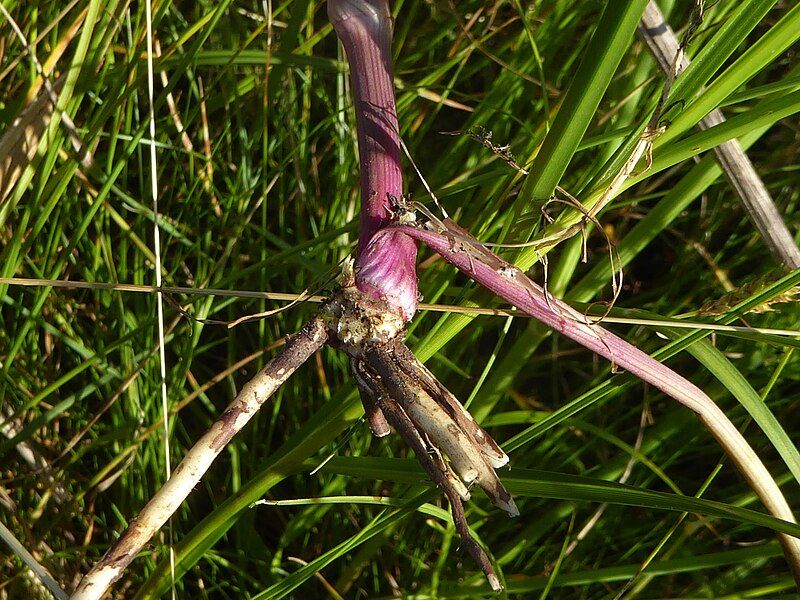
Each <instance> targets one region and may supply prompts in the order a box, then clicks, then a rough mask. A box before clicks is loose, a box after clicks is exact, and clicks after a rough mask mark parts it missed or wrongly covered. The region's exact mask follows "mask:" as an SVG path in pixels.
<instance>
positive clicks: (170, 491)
mask: <svg viewBox="0 0 800 600" xmlns="http://www.w3.org/2000/svg"><path fill="white" fill-rule="evenodd" d="M327 340H328V333H327V330H326V328H325V325H324V323H323V322H322V320H321V319H318V318H314V319H312V320H311V321H309V322H308V323H307V324H306V325H305V326H304V327H303V328H302V329H301V330H300V331H299V332H298V333H297V334H295V335H294V336H292V337H291V338H290V339H289V341H287V342H286V345H285V346H284V348H283V349H282V350H281V352H280V354H279V355H278V356H276V357H275V358H273V359H272V360H271V361H270V362H269V363H268V364H267V366H266V367H264V369H262V370H261V371H260V372H259V373H258V374H257V375H256V376H255V377H254V378H253V379H251V380H250V381H249V382H248V383H247V384H246V385H245V386H244V387H243V388H242V390H241V391H240V392H239V394H238V395H237V396H236V398H235V399H234V400H233V402H231V403H230V405H229V406H228V408H227V409H225V412H223V413H222V415H221V416H220V418H219V419H217V421H216V422H215V423H214V424H213V425H212V426H211V428H210V429H209V430H208V431H207V432H206V433H205V434H204V435H203V437H201V438H200V439H199V440H198V441H197V443H196V444H195V445H194V446H193V447H192V449H191V450H189V452H188V453H187V454H186V456H185V457H184V458H183V460H182V461H181V463H180V464H179V465H178V467H177V468H176V469H175V471H173V473H172V477H170V478H169V480H168V481H167V482H166V483H165V484H164V485H163V486H162V488H161V489H160V490H159V491H158V492H157V493H156V494H155V495H154V496H153V497H152V498H151V499H150V501H149V502H148V503H147V505H146V506H145V507H144V508H143V509H142V511H141V512H140V513H139V516H137V517H136V518H135V519H134V520H133V521H131V523H130V525H129V526H128V529H127V530H126V531H125V532H124V533H123V534H122V536H121V537H120V538H119V540H117V542H116V543H115V544H114V545H113V546H111V548H109V549H108V551H107V552H106V554H105V556H103V558H102V559H101V560H100V561H99V562H98V563H97V564H96V565H95V566H94V567H93V568H92V570H91V571H89V573H87V574H86V576H85V577H84V578H83V579H82V580H81V582H80V584H79V585H78V587H77V589H76V590H75V592H74V593H73V594H72V596H71V598H72V599H73V600H95V599H99V598H102V597H103V595H104V594H105V592H106V591H107V590H108V589H109V588H110V587H111V585H112V584H113V583H114V582H115V581H116V580H117V579H119V578H120V577H121V576H122V574H123V572H124V571H125V568H126V567H127V566H128V565H129V564H130V563H131V561H132V560H133V559H134V558H136V556H137V555H138V554H139V552H140V551H141V550H142V549H143V548H144V546H145V545H146V544H147V543H148V542H149V541H150V539H151V538H152V537H153V536H154V535H155V534H156V532H157V531H158V530H159V529H161V527H162V526H163V525H164V523H166V522H167V520H168V519H169V518H170V517H171V516H172V514H173V513H174V512H175V511H176V510H177V508H178V507H179V506H180V504H181V503H182V502H183V501H184V500H185V499H186V497H187V496H188V495H189V494H190V493H191V491H192V490H193V489H194V487H195V486H196V485H197V484H198V482H199V481H200V478H201V477H202V476H203V475H204V474H205V472H206V471H208V469H209V467H210V466H211V464H212V463H213V462H214V460H215V459H216V458H217V456H219V454H220V452H222V450H223V449H224V448H225V446H227V444H228V442H230V441H231V439H232V438H233V436H234V435H236V434H237V433H238V432H239V431H241V429H242V428H243V427H244V426H245V425H246V424H247V423H248V422H249V421H250V419H251V418H252V417H253V416H254V415H255V414H256V412H258V409H259V408H261V405H262V404H264V402H266V401H267V399H268V398H269V397H270V396H272V394H274V393H275V391H276V390H277V389H278V388H279V387H280V386H281V385H283V383H284V382H285V381H286V380H287V379H288V378H289V376H290V375H291V374H292V373H294V371H295V370H296V369H297V368H298V367H299V366H300V365H302V364H303V363H304V362H305V361H306V360H307V359H308V358H309V357H310V356H311V355H312V354H314V352H316V351H317V350H318V349H319V348H320V347H321V346H322V345H323V344H324V343H325V342H326V341H327Z"/></svg>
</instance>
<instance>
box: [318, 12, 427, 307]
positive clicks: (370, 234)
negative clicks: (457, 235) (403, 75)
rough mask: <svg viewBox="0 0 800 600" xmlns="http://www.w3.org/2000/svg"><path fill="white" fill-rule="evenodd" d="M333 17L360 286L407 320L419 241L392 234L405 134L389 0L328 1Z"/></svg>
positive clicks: (413, 301)
mask: <svg viewBox="0 0 800 600" xmlns="http://www.w3.org/2000/svg"><path fill="white" fill-rule="evenodd" d="M328 17H329V18H330V20H331V23H332V24H333V27H334V29H335V30H336V34H337V35H338V36H339V39H341V40H342V44H343V45H344V49H345V51H346V52H347V59H348V62H349V63H350V81H351V83H352V89H353V103H354V105H355V111H356V126H357V129H358V154H359V162H360V163H361V231H360V233H359V245H358V259H357V261H356V286H357V287H358V289H359V290H361V291H362V292H364V293H365V294H368V295H370V296H373V297H377V298H381V299H383V300H385V301H386V302H387V303H388V304H389V306H390V307H391V308H392V309H394V310H396V311H398V312H399V313H400V314H401V315H402V317H403V318H404V319H405V320H406V321H409V320H411V317H413V316H414V312H415V311H416V309H417V303H418V299H417V276H416V267H415V261H416V256H417V248H416V244H415V243H414V241H413V240H412V239H411V238H409V237H407V236H406V235H404V234H402V233H400V232H393V233H391V234H388V235H384V236H382V237H381V239H380V242H377V243H373V240H374V237H375V233H376V232H377V231H379V230H380V229H382V228H383V227H386V226H387V225H388V224H390V222H391V220H392V215H393V205H392V203H393V199H397V200H399V199H401V198H402V196H403V176H402V172H401V168H400V150H401V149H400V137H399V133H398V131H399V129H398V124H397V108H396V105H395V100H394V86H393V83H392V67H391V44H392V17H391V13H390V12H389V4H388V2H387V0H329V1H328Z"/></svg>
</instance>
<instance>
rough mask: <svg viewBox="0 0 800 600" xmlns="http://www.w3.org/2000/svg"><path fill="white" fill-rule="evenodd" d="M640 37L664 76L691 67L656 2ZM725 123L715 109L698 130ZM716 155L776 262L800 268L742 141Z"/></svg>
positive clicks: (799, 252) (798, 253)
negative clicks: (743, 147)
mask: <svg viewBox="0 0 800 600" xmlns="http://www.w3.org/2000/svg"><path fill="white" fill-rule="evenodd" d="M639 35H640V36H641V37H642V39H643V40H644V41H645V43H646V44H647V47H648V48H649V49H650V53H651V54H652V55H653V57H654V58H655V59H656V62H657V63H658V66H659V67H660V68H661V70H662V71H664V72H665V73H667V74H668V73H670V72H671V71H673V69H674V72H675V74H676V75H677V74H679V73H680V72H681V71H683V70H684V69H686V67H688V66H689V59H688V58H687V57H686V54H685V53H684V52H683V48H682V45H681V44H679V43H678V39H677V38H676V37H675V33H674V32H673V31H672V28H671V27H670V26H669V24H668V23H667V22H666V20H665V19H664V15H663V14H662V13H661V11H660V10H659V8H658V5H657V4H656V3H655V2H654V1H653V0H650V2H649V3H648V4H647V7H646V8H645V10H644V13H643V14H642V20H641V24H640V26H639ZM724 121H725V116H724V115H723V114H722V111H721V110H719V109H715V110H712V111H711V112H710V113H708V115H706V116H705V117H703V119H702V120H701V121H700V123H699V124H698V127H700V129H708V128H710V127H714V126H715V125H719V124H720V123H723V122H724ZM714 154H715V155H716V157H717V162H719V164H720V167H721V168H722V171H723V172H724V173H725V177H726V178H727V179H728V181H729V182H730V184H731V186H732V187H733V189H734V191H735V192H736V195H737V196H739V199H740V200H741V201H742V205H743V206H744V208H745V210H746V211H747V214H748V215H749V216H750V219H751V220H752V221H753V224H754V225H755V226H756V229H757V230H758V232H759V233H760V234H761V237H762V238H764V241H765V242H766V244H767V247H768V248H769V251H770V253H771V254H772V256H773V258H775V260H776V261H778V262H779V263H783V264H785V265H786V266H788V267H790V268H792V269H797V268H798V267H800V249H798V247H797V244H796V243H795V241H794V238H793V237H792V234H791V232H790V231H789V229H788V228H787V227H786V224H785V223H784V221H783V217H781V214H780V211H778V208H777V207H776V206H775V202H774V201H773V199H772V196H770V193H769V191H768V190H767V188H766V186H765V185H764V182H763V181H762V180H761V177H759V175H758V172H757V171H756V170H755V167H754V166H753V163H752V162H750V159H749V158H748V157H747V154H745V152H744V150H743V149H742V146H741V144H740V143H739V141H738V140H730V141H727V142H725V143H723V144H720V145H719V146H717V147H715V148H714Z"/></svg>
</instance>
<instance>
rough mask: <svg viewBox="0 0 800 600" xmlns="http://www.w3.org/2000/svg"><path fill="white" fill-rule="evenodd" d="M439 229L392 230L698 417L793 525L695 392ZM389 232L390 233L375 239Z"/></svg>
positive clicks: (756, 465) (713, 409)
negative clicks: (434, 252)
mask: <svg viewBox="0 0 800 600" xmlns="http://www.w3.org/2000/svg"><path fill="white" fill-rule="evenodd" d="M444 224H445V226H446V227H447V230H446V231H444V232H441V233H440V232H436V231H431V230H428V229H422V228H417V227H410V226H397V227H394V229H395V230H397V231H402V232H404V233H405V234H406V235H408V236H410V237H413V238H414V239H416V240H418V241H420V242H424V243H425V244H427V245H428V246H430V248H432V249H433V250H435V251H436V252H437V253H438V254H440V255H441V256H442V258H444V259H445V260H446V261H447V262H449V263H451V264H452V265H454V266H456V267H457V268H458V269H459V270H460V271H462V272H463V273H465V274H466V275H468V276H469V277H470V278H472V279H474V280H475V281H477V282H478V283H480V284H481V285H482V286H484V287H485V288H486V289H488V290H489V291H491V292H493V293H494V294H496V295H497V296H500V297H501V298H503V299H504V300H506V301H507V302H509V303H511V304H512V305H513V306H515V307H517V308H518V309H520V310H521V311H523V312H525V313H527V314H529V315H530V316H532V317H534V318H535V319H538V320H539V321H541V322H542V323H544V324H545V325H547V326H548V327H550V328H552V329H555V330H556V331H558V332H559V333H561V334H563V335H565V336H567V337H568V338H570V339H572V340H574V341H576V342H578V343H579V344H581V345H582V346H585V347H586V348H588V349H590V350H592V351H594V352H596V353H597V354H599V355H600V356H603V357H605V358H607V359H608V360H610V361H611V362H612V364H614V365H619V366H621V367H622V368H624V369H625V370H626V371H629V372H630V373H632V374H634V375H636V376H637V377H639V378H640V379H642V380H643V381H646V382H648V383H650V384H651V385H653V386H655V387H656V388H658V389H659V390H661V391H662V392H664V393H665V394H667V395H669V396H671V397H672V398H674V399H675V400H677V401H678V402H680V403H681V404H683V405H684V406H686V407H687V408H689V409H691V410H692V411H694V412H695V413H697V415H698V416H699V417H700V420H701V421H702V423H703V424H704V425H705V426H706V427H707V428H708V429H709V431H710V432H711V433H712V435H713V436H714V437H715V438H716V439H717V441H718V442H719V443H720V445H721V446H722V447H723V448H724V449H725V451H726V452H727V453H728V455H729V456H730V457H731V459H732V460H733V462H734V463H735V464H736V466H737V468H738V469H739V471H740V472H741V473H742V475H743V476H744V477H745V479H747V481H748V483H749V484H750V486H751V487H752V488H753V491H754V492H755V493H756V494H757V495H758V497H759V498H760V500H761V502H762V503H763V504H764V506H765V507H766V508H767V509H768V510H769V512H770V513H772V514H773V515H774V516H776V517H779V518H781V519H784V520H786V521H789V522H792V523H794V522H796V521H795V517H794V514H793V513H792V510H791V508H790V507H789V505H788V503H787V502H786V499H785V498H784V496H783V494H782V492H781V490H780V488H779V487H778V486H777V485H776V483H775V481H774V479H773V478H772V476H771V475H770V474H769V471H767V468H766V467H765V466H764V464H763V463H762V462H761V459H759V457H758V456H757V455H756V453H755V452H754V451H753V449H752V448H751V447H750V445H749V444H748V443H747V441H746V440H745V439H744V437H743V436H742V434H741V433H739V431H738V430H737V429H736V428H735V427H734V426H733V424H732V423H731V421H730V419H728V417H727V416H726V415H725V413H724V412H723V411H722V410H721V409H720V408H719V407H718V406H717V405H716V404H715V403H714V401H713V400H711V398H709V397H708V396H707V395H706V394H705V393H704V392H703V391H702V390H701V389H700V388H698V387H697V386H696V385H694V384H693V383H691V382H689V381H688V380H686V379H685V378H683V377H682V376H681V375H679V374H678V373H676V372H675V371H673V370H672V369H670V368H669V367H667V366H666V365H663V364H662V363H660V362H658V361H657V360H655V359H654V358H652V357H651V356H649V355H648V354H646V353H644V352H642V351H641V350H639V349H638V348H636V347H635V346H633V345H631V344H629V343H628V342H626V341H625V340H623V339H622V338H620V337H619V336H617V335H615V334H613V333H611V332H610V331H608V330H606V329H604V328H603V327H601V326H599V325H597V324H594V323H591V322H587V319H586V317H585V316H584V315H582V314H581V313H579V312H577V311H576V310H575V309H573V308H572V307H570V306H569V305H568V304H566V303H565V302H562V301H561V300H559V299H557V298H555V297H553V296H552V295H550V294H546V293H545V291H544V290H543V289H542V287H541V286H539V285H537V284H536V283H534V282H533V281H532V280H531V279H529V278H528V277H527V276H526V275H525V274H524V273H523V272H522V271H520V270H519V269H518V268H516V267H515V266H513V265H512V264H510V263H508V262H506V261H504V260H503V259H502V258H500V257H499V256H497V255H496V254H494V253H492V252H491V251H489V250H488V249H487V248H486V247H485V246H483V245H482V244H481V243H480V242H478V241H477V240H475V238H474V237H472V235H471V234H469V233H468V232H467V231H465V230H464V229H462V228H461V227H459V226H458V225H456V224H455V223H453V222H452V221H450V220H449V219H446V220H445V221H444ZM391 233H392V231H391V229H389V230H384V231H382V232H381V233H380V234H379V235H389V234H391ZM779 540H780V542H781V545H782V546H783V550H784V554H785V555H786V558H787V561H788V562H789V564H790V566H791V567H792V570H793V572H794V575H795V579H796V580H797V581H798V582H799V583H800V540H798V539H797V538H794V537H792V536H789V535H786V534H779Z"/></svg>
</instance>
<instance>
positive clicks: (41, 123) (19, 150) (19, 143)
mask: <svg viewBox="0 0 800 600" xmlns="http://www.w3.org/2000/svg"><path fill="white" fill-rule="evenodd" d="M63 81H64V80H63V77H61V78H59V79H58V80H57V81H56V82H55V83H54V84H53V88H54V89H55V90H60V89H61V85H62V84H63ZM52 118H53V102H52V101H51V100H50V95H49V93H48V92H47V91H45V90H40V92H39V93H38V94H37V95H36V98H35V99H34V100H33V102H31V103H30V104H29V105H28V106H26V107H25V109H24V110H23V111H22V112H21V113H20V115H19V116H18V117H17V118H16V119H15V120H14V122H13V123H12V124H11V126H10V127H9V128H8V129H7V130H6V132H5V133H4V134H3V136H2V137H0V204H2V203H3V202H5V200H6V198H8V196H9V194H10V193H11V190H13V189H14V185H16V183H17V181H18V180H19V178H20V176H21V175H22V172H23V171H24V170H25V168H26V167H27V166H28V165H30V164H31V162H33V159H34V157H35V156H36V151H37V150H38V148H39V141H40V140H41V139H42V136H43V135H44V132H45V131H47V127H48V126H49V125H50V120H51V119H52Z"/></svg>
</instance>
